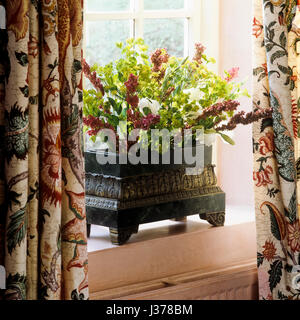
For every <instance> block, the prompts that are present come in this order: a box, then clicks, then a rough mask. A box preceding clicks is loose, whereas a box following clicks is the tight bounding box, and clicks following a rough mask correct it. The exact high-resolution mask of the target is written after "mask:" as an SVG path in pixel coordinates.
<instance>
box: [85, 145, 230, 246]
mask: <svg viewBox="0 0 300 320" xmlns="http://www.w3.org/2000/svg"><path fill="white" fill-rule="evenodd" d="M117 163H118V161H117ZM204 164H205V167H204V170H202V171H200V170H198V171H197V174H195V175H186V167H188V166H187V165H185V164H182V165H175V164H169V165H166V164H159V165H153V164H149V165H141V164H139V165H132V164H126V165H122V164H116V165H112V164H109V165H108V164H107V165H99V164H98V162H97V157H96V152H91V151H88V152H86V153H85V169H86V209H87V223H88V236H89V234H90V226H91V224H96V225H102V226H106V227H109V230H110V235H111V241H112V243H113V244H118V245H122V244H124V243H126V241H127V240H128V239H129V238H130V236H131V235H132V234H133V233H137V232H138V228H139V225H140V224H143V223H149V222H155V221H160V220H166V219H180V218H184V217H186V216H190V215H195V214H199V216H200V218H201V219H205V220H207V221H208V222H209V223H210V224H212V225H213V226H223V225H224V222H225V193H224V192H223V191H222V190H221V188H220V187H218V186H217V178H216V175H215V172H214V166H213V165H212V147H206V146H205V149H204Z"/></svg>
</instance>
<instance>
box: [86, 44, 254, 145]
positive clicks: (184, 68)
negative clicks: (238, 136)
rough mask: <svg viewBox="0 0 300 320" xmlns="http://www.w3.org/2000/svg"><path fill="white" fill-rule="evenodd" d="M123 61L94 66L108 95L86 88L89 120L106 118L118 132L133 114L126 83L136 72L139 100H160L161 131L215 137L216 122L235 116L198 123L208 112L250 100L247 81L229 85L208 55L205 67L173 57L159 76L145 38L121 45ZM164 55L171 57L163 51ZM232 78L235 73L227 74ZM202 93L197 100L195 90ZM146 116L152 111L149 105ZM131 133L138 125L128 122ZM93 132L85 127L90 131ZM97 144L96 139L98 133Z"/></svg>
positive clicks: (225, 113) (220, 117)
mask: <svg viewBox="0 0 300 320" xmlns="http://www.w3.org/2000/svg"><path fill="white" fill-rule="evenodd" d="M116 47H117V48H118V49H119V50H120V52H121V57H120V58H119V59H117V60H115V61H113V62H110V63H108V64H106V65H101V64H94V65H93V66H92V67H91V72H94V71H95V72H96V74H97V77H98V78H99V79H100V80H101V83H102V85H103V87H104V93H105V94H104V95H102V93H101V92H97V91H96V90H94V89H90V90H84V93H83V100H84V108H83V113H84V116H85V117H88V116H92V117H95V118H98V119H101V120H102V121H103V122H105V123H106V124H107V125H108V126H109V127H113V129H114V130H115V131H117V127H118V125H119V122H120V121H127V110H128V109H129V108H131V106H130V105H129V104H128V103H127V101H126V97H127V88H126V86H125V82H126V81H127V80H128V78H129V76H130V75H131V74H133V75H134V76H137V77H138V87H137V89H136V92H135V94H136V95H137V96H138V98H139V101H141V100H142V99H147V100H148V101H156V102H158V103H159V105H160V108H159V111H158V115H159V116H160V121H159V122H158V123H156V124H155V128H156V129H163V128H166V129H168V130H170V131H171V130H173V129H178V128H182V129H183V128H194V129H204V131H205V132H207V133H213V132H216V131H214V124H215V122H216V121H219V122H220V121H226V120H228V119H230V118H231V117H232V116H233V112H224V113H223V114H222V115H221V116H220V115H218V116H209V117H206V118H204V119H201V120H199V119H197V118H198V117H199V115H201V113H202V112H203V110H205V109H207V108H209V107H210V106H212V105H214V104H216V103H218V102H223V101H228V100H236V99H237V98H239V97H241V96H248V97H249V94H248V92H247V90H245V89H243V83H236V82H234V81H227V80H226V79H225V77H224V78H222V77H221V76H219V75H217V74H215V73H214V72H213V71H211V70H210V69H209V68H208V65H209V64H210V63H215V60H214V59H213V58H208V57H206V56H205V55H204V54H203V55H202V63H198V62H196V61H195V60H192V59H189V58H188V57H186V58H178V57H175V56H171V57H169V59H168V61H167V62H165V63H163V64H162V65H161V67H160V71H159V72H154V71H153V70H154V64H153V63H152V62H151V58H150V57H149V54H148V47H147V45H145V43H144V40H143V39H140V38H139V39H128V40H126V42H125V43H122V42H120V43H117V44H116ZM162 54H166V52H165V51H164V50H163V51H162ZM225 76H227V77H228V76H229V73H227V72H226V73H225ZM190 89H192V90H194V91H195V90H197V97H196V99H193V98H192V96H193V94H192V93H191V92H189V90H190ZM143 112H144V115H145V116H146V115H149V113H151V110H150V109H149V108H148V107H146V108H145V110H144V111H143ZM127 125H128V133H130V131H131V130H132V129H133V128H134V124H133V123H131V122H130V121H127ZM87 130H89V128H88V127H85V131H87ZM220 135H221V137H222V138H223V139H224V140H225V141H227V142H229V143H231V144H234V142H233V141H232V139H231V138H230V137H228V136H227V135H225V134H223V133H221V134H220ZM92 136H93V137H92V139H93V140H94V141H95V136H94V135H92Z"/></svg>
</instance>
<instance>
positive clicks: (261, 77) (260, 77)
mask: <svg viewBox="0 0 300 320" xmlns="http://www.w3.org/2000/svg"><path fill="white" fill-rule="evenodd" d="M265 77H266V74H265V73H262V74H261V75H260V76H259V78H258V80H257V81H258V82H259V81H261V80H262V79H264V78H265Z"/></svg>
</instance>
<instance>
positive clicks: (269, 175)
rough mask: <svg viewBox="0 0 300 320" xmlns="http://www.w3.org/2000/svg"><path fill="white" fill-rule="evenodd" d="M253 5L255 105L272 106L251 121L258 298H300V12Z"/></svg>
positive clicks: (292, 3) (293, 7) (281, 0)
mask: <svg viewBox="0 0 300 320" xmlns="http://www.w3.org/2000/svg"><path fill="white" fill-rule="evenodd" d="M253 4H254V20H253V39H254V41H253V53H254V54H253V63H254V69H253V79H254V83H253V108H254V110H257V109H259V108H266V107H269V106H271V107H272V108H273V116H272V119H264V120H262V121H260V122H258V123H255V124H254V125H253V152H254V172H253V178H254V183H255V210H256V225H257V249H258V253H257V262H258V276H259V297H260V299H274V300H281V299H298V298H299V294H300V287H298V285H297V282H296V279H297V276H298V275H299V274H300V273H299V271H300V268H298V267H299V265H300V261H299V258H300V257H299V252H300V228H299V215H298V199H299V196H298V195H299V194H298V191H297V190H299V188H298V187H297V170H296V161H297V160H298V150H299V148H298V136H299V132H300V131H299V128H298V127H299V117H298V108H299V107H300V100H299V89H298V85H299V83H298V78H297V77H298V73H297V68H298V62H299V57H298V53H297V43H298V42H299V41H300V32H299V31H298V25H299V24H298V23H299V10H297V1H296V0H278V1H274V0H254V1H253ZM299 26H300V25H299Z"/></svg>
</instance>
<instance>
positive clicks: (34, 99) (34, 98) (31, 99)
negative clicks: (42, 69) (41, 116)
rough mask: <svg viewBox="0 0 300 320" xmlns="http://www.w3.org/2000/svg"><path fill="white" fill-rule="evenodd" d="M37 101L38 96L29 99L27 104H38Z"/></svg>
mask: <svg viewBox="0 0 300 320" xmlns="http://www.w3.org/2000/svg"><path fill="white" fill-rule="evenodd" d="M38 101H39V95H38V94H37V95H36V96H31V97H29V103H30V104H38Z"/></svg>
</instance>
